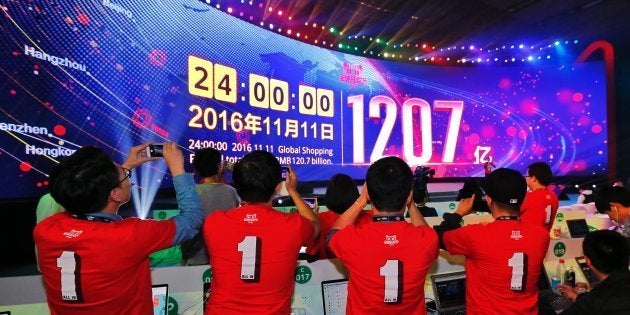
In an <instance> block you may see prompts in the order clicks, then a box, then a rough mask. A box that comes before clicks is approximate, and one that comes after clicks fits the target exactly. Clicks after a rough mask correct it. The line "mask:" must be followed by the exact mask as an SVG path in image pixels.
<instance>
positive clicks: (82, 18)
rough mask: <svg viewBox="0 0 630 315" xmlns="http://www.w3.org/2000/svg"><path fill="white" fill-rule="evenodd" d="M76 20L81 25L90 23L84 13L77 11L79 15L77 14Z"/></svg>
mask: <svg viewBox="0 0 630 315" xmlns="http://www.w3.org/2000/svg"><path fill="white" fill-rule="evenodd" d="M77 21H79V23H81V24H83V25H88V24H90V18H89V17H88V16H87V14H85V13H79V15H77Z"/></svg>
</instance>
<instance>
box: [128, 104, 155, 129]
mask: <svg viewBox="0 0 630 315" xmlns="http://www.w3.org/2000/svg"><path fill="white" fill-rule="evenodd" d="M152 120H153V115H151V112H150V111H149V110H148V109H146V108H140V109H138V110H136V111H135V112H134V113H133V116H132V117H131V122H132V123H133V124H134V126H136V127H138V128H145V127H148V126H149V125H150V124H151V121H152Z"/></svg>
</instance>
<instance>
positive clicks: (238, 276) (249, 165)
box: [203, 151, 319, 315]
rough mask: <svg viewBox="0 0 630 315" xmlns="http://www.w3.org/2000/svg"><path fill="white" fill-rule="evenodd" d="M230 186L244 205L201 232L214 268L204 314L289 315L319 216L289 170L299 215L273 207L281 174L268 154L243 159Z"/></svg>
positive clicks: (222, 213)
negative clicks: (300, 261)
mask: <svg viewBox="0 0 630 315" xmlns="http://www.w3.org/2000/svg"><path fill="white" fill-rule="evenodd" d="M232 180H233V183H234V188H236V191H237V192H238V194H239V196H240V197H241V200H242V201H241V204H242V205H241V206H240V207H238V208H234V209H231V210H219V211H215V212H213V213H211V214H210V215H209V216H208V217H207V218H206V220H205V222H204V226H203V234H204V238H205V241H206V246H207V247H208V253H209V254H210V266H211V268H212V281H211V288H212V293H211V294H210V299H209V300H208V302H207V305H206V312H205V313H206V314H221V315H223V314H239V315H240V314H289V313H290V311H291V296H292V294H293V288H294V279H295V278H294V275H295V268H296V266H297V258H298V253H299V251H300V248H301V247H302V246H303V245H304V244H306V242H307V241H312V240H313V239H314V238H315V236H316V235H317V233H319V220H318V219H317V215H316V214H315V213H314V212H313V210H311V208H310V207H309V206H308V205H307V204H306V203H305V202H304V200H302V198H301V197H300V195H299V194H298V192H297V176H296V174H295V173H294V172H293V170H292V169H291V168H289V172H288V174H287V178H286V189H287V191H288V193H289V195H290V196H291V199H292V200H293V202H294V203H295V206H296V208H297V211H298V212H297V213H282V212H279V211H277V210H275V209H273V208H272V207H271V204H272V198H273V196H274V194H275V193H276V192H277V191H279V190H280V188H281V187H282V168H281V167H280V164H279V163H278V160H277V159H276V158H275V157H274V156H273V155H272V154H271V153H269V152H265V151H254V152H251V153H249V154H247V155H245V156H244V157H243V158H242V159H241V160H239V161H238V162H237V163H236V164H235V165H234V169H233V171H232Z"/></svg>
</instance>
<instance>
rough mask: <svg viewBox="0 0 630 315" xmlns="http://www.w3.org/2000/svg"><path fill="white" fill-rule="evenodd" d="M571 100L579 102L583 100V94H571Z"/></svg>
mask: <svg viewBox="0 0 630 315" xmlns="http://www.w3.org/2000/svg"><path fill="white" fill-rule="evenodd" d="M571 99H572V100H573V101H574V102H581V101H582V100H583V99H584V94H582V93H580V92H576V93H573V95H572V96H571Z"/></svg>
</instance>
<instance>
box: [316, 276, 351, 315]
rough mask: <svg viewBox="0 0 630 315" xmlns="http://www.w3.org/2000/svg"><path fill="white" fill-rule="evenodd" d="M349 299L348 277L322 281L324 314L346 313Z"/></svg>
mask: <svg viewBox="0 0 630 315" xmlns="http://www.w3.org/2000/svg"><path fill="white" fill-rule="evenodd" d="M347 300H348V279H338V280H326V281H322V301H323V303H324V315H343V314H346V301H347Z"/></svg>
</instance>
